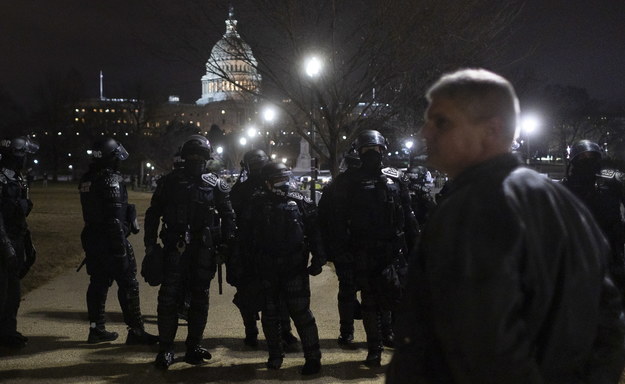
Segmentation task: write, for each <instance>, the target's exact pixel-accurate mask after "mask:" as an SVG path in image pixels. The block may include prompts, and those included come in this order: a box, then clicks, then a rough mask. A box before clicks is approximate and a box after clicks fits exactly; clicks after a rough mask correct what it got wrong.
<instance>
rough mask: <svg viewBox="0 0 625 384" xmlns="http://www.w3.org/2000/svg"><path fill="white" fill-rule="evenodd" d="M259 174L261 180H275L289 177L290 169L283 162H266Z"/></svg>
mask: <svg viewBox="0 0 625 384" xmlns="http://www.w3.org/2000/svg"><path fill="white" fill-rule="evenodd" d="M260 175H261V177H262V179H263V180H265V181H269V182H270V183H271V182H274V181H276V180H279V179H280V180H282V179H286V180H289V179H290V177H291V170H289V167H287V166H286V165H285V164H283V163H267V164H265V165H264V166H263V168H262V169H261V171H260Z"/></svg>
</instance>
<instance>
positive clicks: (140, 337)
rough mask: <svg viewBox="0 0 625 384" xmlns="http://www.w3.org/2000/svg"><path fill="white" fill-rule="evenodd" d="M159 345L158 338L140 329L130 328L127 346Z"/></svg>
mask: <svg viewBox="0 0 625 384" xmlns="http://www.w3.org/2000/svg"><path fill="white" fill-rule="evenodd" d="M156 343H158V336H155V335H152V334H149V333H147V332H146V331H145V330H143V329H140V328H130V329H129V330H128V336H127V337H126V345H154V344H156Z"/></svg>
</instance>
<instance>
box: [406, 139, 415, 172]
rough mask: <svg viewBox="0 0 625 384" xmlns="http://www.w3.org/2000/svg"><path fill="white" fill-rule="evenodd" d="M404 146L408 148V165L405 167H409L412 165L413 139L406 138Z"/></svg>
mask: <svg viewBox="0 0 625 384" xmlns="http://www.w3.org/2000/svg"><path fill="white" fill-rule="evenodd" d="M404 146H405V147H406V149H407V150H408V167H407V168H410V167H411V166H412V147H413V146H414V141H412V140H406V142H405V143H404Z"/></svg>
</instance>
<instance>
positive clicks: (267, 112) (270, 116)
mask: <svg viewBox="0 0 625 384" xmlns="http://www.w3.org/2000/svg"><path fill="white" fill-rule="evenodd" d="M275 118H276V110H275V109H273V108H272V107H265V109H264V110H263V119H264V120H265V121H266V122H268V123H271V122H273V121H274V119H275Z"/></svg>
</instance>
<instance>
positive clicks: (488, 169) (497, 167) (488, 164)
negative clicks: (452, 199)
mask: <svg viewBox="0 0 625 384" xmlns="http://www.w3.org/2000/svg"><path fill="white" fill-rule="evenodd" d="M521 165H522V162H521V159H519V157H518V156H517V155H515V154H513V153H505V154H503V155H499V156H495V157H493V158H491V159H489V160H486V161H484V162H482V163H480V164H477V165H474V166H472V167H469V168H467V169H465V170H464V171H462V172H461V173H460V174H459V175H458V176H457V177H456V178H455V179H453V180H452V181H451V188H450V191H449V192H450V193H451V192H452V191H455V190H456V189H458V188H461V187H462V186H464V185H468V184H471V183H474V182H479V181H480V180H481V179H484V178H485V177H488V176H491V175H494V174H501V173H504V174H508V173H510V172H512V170H514V169H515V168H518V167H519V166H521Z"/></svg>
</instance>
